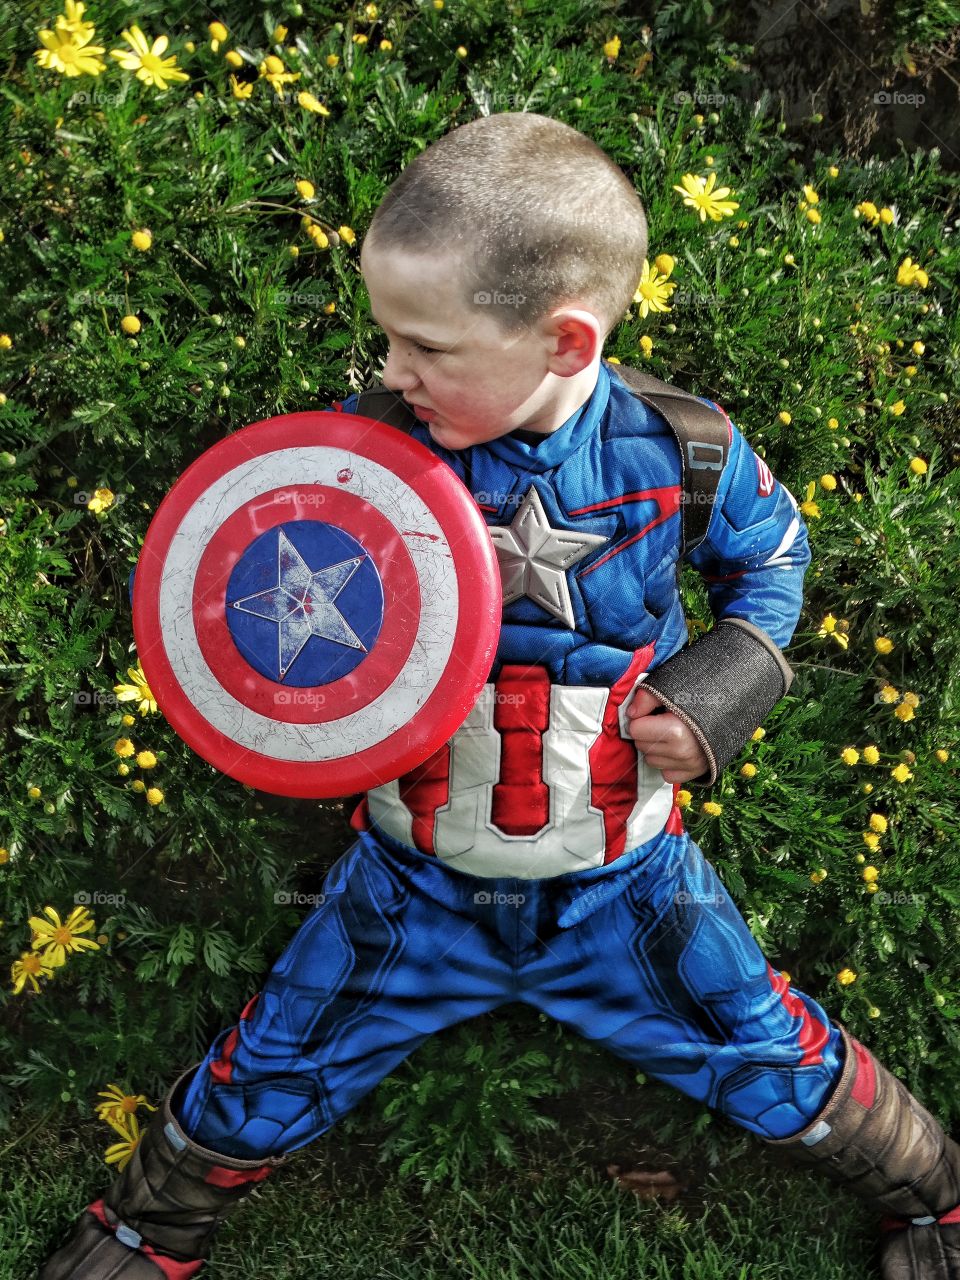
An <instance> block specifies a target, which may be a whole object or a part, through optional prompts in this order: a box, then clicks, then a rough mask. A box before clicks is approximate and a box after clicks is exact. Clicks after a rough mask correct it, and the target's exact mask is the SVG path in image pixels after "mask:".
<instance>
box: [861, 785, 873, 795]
mask: <svg viewBox="0 0 960 1280" xmlns="http://www.w3.org/2000/svg"><path fill="white" fill-rule="evenodd" d="M872 790H873V783H872V782H865V783H864V784H863V794H864V795H865V796H868V795H869V794H870V792H871V791H872Z"/></svg>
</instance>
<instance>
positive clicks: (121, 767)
mask: <svg viewBox="0 0 960 1280" xmlns="http://www.w3.org/2000/svg"><path fill="white" fill-rule="evenodd" d="M129 772H130V766H129V765H128V764H118V765H117V773H119V775H120V777H121V778H125V777H126V776H127V774H128V773H129Z"/></svg>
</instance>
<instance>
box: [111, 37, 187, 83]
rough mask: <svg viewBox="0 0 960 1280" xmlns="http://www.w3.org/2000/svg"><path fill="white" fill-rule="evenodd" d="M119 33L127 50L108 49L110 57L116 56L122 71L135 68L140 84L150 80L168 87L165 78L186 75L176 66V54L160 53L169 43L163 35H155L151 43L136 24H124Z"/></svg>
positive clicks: (163, 51) (167, 79) (164, 50)
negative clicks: (129, 25)
mask: <svg viewBox="0 0 960 1280" xmlns="http://www.w3.org/2000/svg"><path fill="white" fill-rule="evenodd" d="M120 34H121V35H122V36H123V38H124V40H126V42H127V44H129V45H130V50H127V49H111V50H110V57H111V58H116V59H117V61H118V62H119V63H120V65H121V67H123V69H124V71H135V72H136V73H137V79H138V80H142V81H143V83H144V84H152V85H153V86H154V88H156V89H160V90H161V91H163V90H166V89H167V88H168V84H167V82H168V81H174V80H189V79H190V77H189V76H188V75H187V73H186V72H185V71H180V70H178V69H177V59H176V56H171V57H169V58H164V57H163V54H164V53H165V52H166V50H167V45H169V43H170V41H169V39H168V37H167V36H157V38H156V40H154V42H153V44H152V45H148V43H147V37H146V36H145V35H144V34H143V32H142V31H141V30H140V28H139V27H138V26H137V25H136V24H134V25H133V26H131V27H129V28H127V27H125V28H124V29H123V31H121V32H120ZM131 50H132V52H131Z"/></svg>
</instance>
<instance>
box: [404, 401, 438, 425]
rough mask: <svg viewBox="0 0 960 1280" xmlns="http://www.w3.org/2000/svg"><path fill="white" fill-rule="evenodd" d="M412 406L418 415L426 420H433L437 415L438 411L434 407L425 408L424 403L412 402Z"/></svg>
mask: <svg viewBox="0 0 960 1280" xmlns="http://www.w3.org/2000/svg"><path fill="white" fill-rule="evenodd" d="M410 408H411V409H412V410H413V412H414V413H415V414H416V415H417V417H418V418H422V419H423V420H424V422H432V421H433V419H434V418H435V417H436V413H435V411H434V410H433V409H424V407H423V406H422V405H419V404H411V405H410Z"/></svg>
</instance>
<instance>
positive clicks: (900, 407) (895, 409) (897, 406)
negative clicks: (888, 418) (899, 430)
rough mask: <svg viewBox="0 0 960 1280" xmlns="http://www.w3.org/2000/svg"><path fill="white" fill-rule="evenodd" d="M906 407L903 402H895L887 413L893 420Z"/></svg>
mask: <svg viewBox="0 0 960 1280" xmlns="http://www.w3.org/2000/svg"><path fill="white" fill-rule="evenodd" d="M906 407H907V404H906V401H905V400H897V401H896V403H895V404H892V405H891V406H890V409H889V412H890V413H892V414H893V416H894V417H895V418H899V417H900V415H901V414H902V413H903V411H904V409H906Z"/></svg>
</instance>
